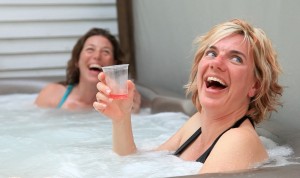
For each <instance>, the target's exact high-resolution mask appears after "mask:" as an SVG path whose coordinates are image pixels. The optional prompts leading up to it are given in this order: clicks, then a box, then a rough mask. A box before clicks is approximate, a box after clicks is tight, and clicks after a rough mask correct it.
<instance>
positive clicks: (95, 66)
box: [89, 64, 102, 72]
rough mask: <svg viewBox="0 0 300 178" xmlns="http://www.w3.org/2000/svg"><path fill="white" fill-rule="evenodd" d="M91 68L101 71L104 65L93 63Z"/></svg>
mask: <svg viewBox="0 0 300 178" xmlns="http://www.w3.org/2000/svg"><path fill="white" fill-rule="evenodd" d="M89 69H90V70H92V71H97V72H101V71H102V67H101V66H100V65H98V64H91V65H90V66H89Z"/></svg>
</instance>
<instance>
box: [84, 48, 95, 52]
mask: <svg viewBox="0 0 300 178" xmlns="http://www.w3.org/2000/svg"><path fill="white" fill-rule="evenodd" d="M85 50H86V51H88V52H93V51H94V48H86V49H85Z"/></svg>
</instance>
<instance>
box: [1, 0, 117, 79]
mask: <svg viewBox="0 0 300 178" xmlns="http://www.w3.org/2000/svg"><path fill="white" fill-rule="evenodd" d="M92 27H100V28H106V29H109V30H110V31H111V33H113V34H114V35H118V25H117V11H116V0H0V79H1V78H22V77H42V76H64V75H65V67H66V63H67V61H68V60H69V58H70V56H71V50H72V48H73V46H74V44H75V42H76V40H77V39H78V37H79V36H81V35H83V34H84V33H85V32H86V31H87V30H89V29H90V28H92Z"/></svg>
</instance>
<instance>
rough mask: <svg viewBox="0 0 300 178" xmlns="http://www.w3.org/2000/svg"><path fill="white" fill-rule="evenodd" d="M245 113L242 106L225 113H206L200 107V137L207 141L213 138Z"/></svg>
mask: <svg viewBox="0 0 300 178" xmlns="http://www.w3.org/2000/svg"><path fill="white" fill-rule="evenodd" d="M246 113H247V111H246V110H245V109H242V107H241V108H240V109H239V110H236V111H234V112H231V113H225V114H220V113H208V112H207V111H205V110H203V109H202V111H201V112H200V117H201V130H202V134H201V135H202V138H203V139H204V141H207V142H209V141H211V140H214V139H215V138H216V137H217V136H218V135H220V134H221V133H222V132H224V131H225V130H226V129H228V128H229V127H231V126H232V125H233V124H234V123H235V122H236V121H237V120H239V119H240V118H242V117H243V116H244V115H245V114H246Z"/></svg>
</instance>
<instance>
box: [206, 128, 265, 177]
mask: <svg viewBox="0 0 300 178" xmlns="http://www.w3.org/2000/svg"><path fill="white" fill-rule="evenodd" d="M251 127H252V126H251V125H250V124H243V125H242V126H241V127H239V128H234V129H230V130H229V131H227V132H226V133H225V134H224V135H223V136H222V137H221V138H220V139H219V141H218V142H217V144H216V145H215V147H214V149H213V150H212V152H211V154H210V155H209V157H208V159H207V160H206V162H205V164H204V166H203V170H202V171H203V172H220V171H234V170H243V169H249V168H251V167H253V166H255V164H258V163H260V162H263V161H265V160H266V159H267V158H268V154H267V152H266V150H265V148H264V146H263V144H262V142H261V140H260V139H259V136H258V135H257V133H256V131H255V130H254V128H253V127H252V128H251Z"/></svg>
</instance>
